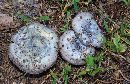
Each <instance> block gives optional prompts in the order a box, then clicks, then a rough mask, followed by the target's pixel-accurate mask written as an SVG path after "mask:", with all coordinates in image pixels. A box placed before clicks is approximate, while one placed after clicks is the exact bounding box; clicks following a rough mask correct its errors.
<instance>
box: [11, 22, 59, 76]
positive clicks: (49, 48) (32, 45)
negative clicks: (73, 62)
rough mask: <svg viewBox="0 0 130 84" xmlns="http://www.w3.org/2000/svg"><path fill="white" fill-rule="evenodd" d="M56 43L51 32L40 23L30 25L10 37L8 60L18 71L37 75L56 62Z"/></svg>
mask: <svg viewBox="0 0 130 84" xmlns="http://www.w3.org/2000/svg"><path fill="white" fill-rule="evenodd" d="M57 42H58V37H57V35H56V33H55V32H54V31H53V30H51V29H49V28H48V27H46V26H44V25H42V24H40V23H31V24H29V25H27V26H24V27H22V28H20V30H19V31H18V33H16V34H15V35H13V36H12V43H11V44H10V46H9V58H10V60H11V61H12V62H13V63H14V64H15V65H16V66H17V67H18V68H19V69H20V70H22V71H24V72H26V73H29V74H39V73H41V72H43V71H45V70H47V69H49V68H50V67H51V66H52V65H53V64H54V63H55V62H56V59H57V48H58V45H57Z"/></svg>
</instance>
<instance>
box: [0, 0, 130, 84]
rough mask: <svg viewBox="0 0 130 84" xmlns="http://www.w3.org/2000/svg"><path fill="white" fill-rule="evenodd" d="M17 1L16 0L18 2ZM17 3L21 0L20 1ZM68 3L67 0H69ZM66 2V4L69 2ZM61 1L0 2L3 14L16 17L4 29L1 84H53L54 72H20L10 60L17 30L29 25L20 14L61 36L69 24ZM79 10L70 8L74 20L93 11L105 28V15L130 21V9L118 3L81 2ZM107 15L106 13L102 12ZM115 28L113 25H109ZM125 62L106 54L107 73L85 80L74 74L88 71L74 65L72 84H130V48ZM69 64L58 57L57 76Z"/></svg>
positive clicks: (107, 0)
mask: <svg viewBox="0 0 130 84" xmlns="http://www.w3.org/2000/svg"><path fill="white" fill-rule="evenodd" d="M14 1H15V0H14ZM16 1H17V0H16ZM66 1H67V0H66ZM66 1H65V2H64V3H66ZM64 3H61V1H60V0H36V2H35V4H33V6H32V5H28V3H26V4H22V5H21V4H18V5H17V4H15V3H12V2H11V0H0V13H3V14H8V15H9V16H11V17H13V23H12V24H9V25H8V24H7V25H6V26H5V25H4V26H3V25H1V26H0V84H51V83H52V78H51V75H50V71H49V70H47V71H46V72H43V73H41V74H39V75H29V74H25V73H24V72H22V71H20V70H19V69H18V68H17V67H16V66H15V65H14V64H12V63H11V62H10V60H9V58H8V46H9V43H10V42H11V35H13V34H14V33H15V32H17V30H18V29H19V28H20V27H22V26H24V25H26V23H25V22H23V21H20V20H19V17H18V16H17V13H18V12H22V13H24V14H25V15H27V16H29V17H30V18H31V19H32V21H37V22H40V23H42V24H46V25H48V26H50V27H51V28H52V29H53V30H54V31H56V32H57V34H58V35H59V36H60V35H61V34H62V32H60V28H62V27H63V26H64V25H65V18H66V16H65V14H64V8H65V4H64ZM78 5H79V9H78V11H76V12H75V11H74V10H73V8H72V7H71V6H70V7H68V9H70V10H71V19H73V17H74V16H75V15H76V14H77V13H78V12H81V11H89V12H92V13H93V15H94V17H95V19H96V20H97V22H98V24H99V25H100V27H101V29H103V26H102V21H103V18H104V17H105V15H106V14H107V15H109V16H110V18H111V19H113V20H114V21H115V22H116V23H117V24H120V23H121V22H123V21H127V20H130V7H129V6H126V5H124V3H123V2H119V1H118V0H117V1H116V0H93V2H91V3H89V4H86V3H84V2H79V3H78ZM101 12H102V13H103V14H102V13H101ZM40 15H48V16H49V17H50V19H49V21H45V22H44V21H40V20H37V19H36V18H35V17H37V16H40ZM109 26H110V27H111V24H109ZM69 28H70V29H71V20H70V21H69ZM121 55H122V56H123V57H124V58H125V60H124V59H123V58H121V57H119V56H117V55H110V54H109V53H108V54H107V55H105V59H104V61H103V63H102V66H103V67H104V68H107V70H106V71H104V72H101V73H99V74H97V75H95V76H93V77H92V76H89V75H85V76H84V77H82V78H80V77H78V78H74V74H75V73H76V72H77V71H78V70H80V69H82V68H84V66H73V65H72V73H70V74H69V83H68V84H87V83H88V84H130V46H128V49H127V51H126V52H125V53H122V54H121ZM66 63H67V62H66V61H64V60H63V59H62V58H61V55H60V53H59V54H58V60H57V62H56V64H55V65H54V66H53V67H52V68H51V70H53V71H54V72H56V73H60V72H61V71H62V64H63V65H64V64H66ZM57 84H64V83H63V77H59V78H58V80H57Z"/></svg>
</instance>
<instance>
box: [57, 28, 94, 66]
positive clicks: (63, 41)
mask: <svg viewBox="0 0 130 84" xmlns="http://www.w3.org/2000/svg"><path fill="white" fill-rule="evenodd" d="M59 47H60V52H61V54H62V57H63V59H65V60H67V61H68V62H69V63H71V64H73V65H83V64H85V58H86V56H87V55H88V54H94V53H95V49H94V48H93V47H88V46H85V45H83V44H82V43H81V42H80V40H79V38H78V37H77V36H76V34H75V32H74V31H73V30H68V31H66V32H64V34H63V35H62V36H61V37H60V41H59Z"/></svg>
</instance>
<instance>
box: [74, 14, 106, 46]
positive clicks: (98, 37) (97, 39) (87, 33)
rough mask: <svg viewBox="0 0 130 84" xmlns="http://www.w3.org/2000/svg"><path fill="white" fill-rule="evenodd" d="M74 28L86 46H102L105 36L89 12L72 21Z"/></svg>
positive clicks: (77, 16)
mask: <svg viewBox="0 0 130 84" xmlns="http://www.w3.org/2000/svg"><path fill="white" fill-rule="evenodd" d="M72 27H73V29H74V31H75V32H76V33H77V34H78V37H79V38H80V41H81V42H82V43H83V44H84V45H92V46H94V47H98V48H99V47H101V46H102V43H103V37H104V35H103V34H102V32H101V29H100V28H99V26H98V24H97V22H96V21H95V20H94V18H93V16H92V14H90V13H89V12H82V13H79V14H78V15H76V17H75V18H74V19H73V21H72Z"/></svg>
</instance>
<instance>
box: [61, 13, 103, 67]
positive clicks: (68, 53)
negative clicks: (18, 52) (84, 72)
mask: <svg viewBox="0 0 130 84" xmlns="http://www.w3.org/2000/svg"><path fill="white" fill-rule="evenodd" d="M72 27H73V30H68V31H66V32H65V33H64V34H63V35H62V36H61V37H60V42H59V47H60V49H61V50H60V52H61V54H62V57H63V59H65V60H67V61H68V62H69V63H71V64H74V65H83V64H85V58H86V56H87V55H93V54H94V53H95V47H97V48H100V47H101V46H102V44H103V37H104V35H103V34H102V31H101V29H100V28H99V26H98V24H97V22H96V21H95V20H94V18H93V16H92V14H90V13H89V12H82V13H80V14H78V15H77V16H76V17H75V18H74V19H73V21H72Z"/></svg>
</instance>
